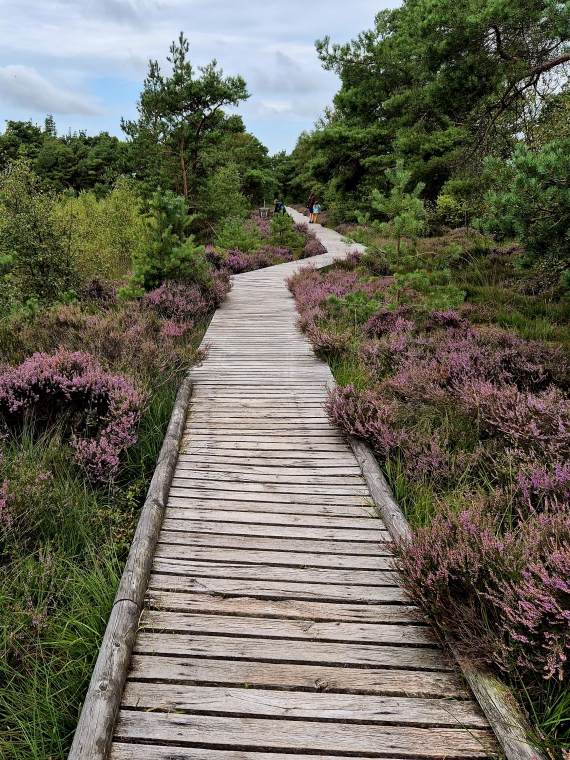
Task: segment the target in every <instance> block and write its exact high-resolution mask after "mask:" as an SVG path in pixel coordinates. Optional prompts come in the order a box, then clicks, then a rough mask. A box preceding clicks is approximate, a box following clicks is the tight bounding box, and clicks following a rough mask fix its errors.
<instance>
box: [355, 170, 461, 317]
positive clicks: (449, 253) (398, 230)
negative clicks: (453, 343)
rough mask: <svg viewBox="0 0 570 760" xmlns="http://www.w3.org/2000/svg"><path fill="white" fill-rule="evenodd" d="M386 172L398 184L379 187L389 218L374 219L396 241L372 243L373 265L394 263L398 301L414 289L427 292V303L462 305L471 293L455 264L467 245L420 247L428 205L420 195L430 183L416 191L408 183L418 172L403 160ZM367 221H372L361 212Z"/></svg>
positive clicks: (377, 205)
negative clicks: (455, 276)
mask: <svg viewBox="0 0 570 760" xmlns="http://www.w3.org/2000/svg"><path fill="white" fill-rule="evenodd" d="M385 173H386V177H387V179H388V181H389V183H390V184H391V185H392V187H391V190H390V192H389V194H386V195H383V194H381V193H380V192H379V191H378V190H375V191H374V192H373V193H372V206H373V208H374V209H375V210H376V211H378V212H380V213H382V214H384V215H385V216H387V217H388V221H387V222H373V223H372V227H373V229H374V230H376V232H378V233H380V234H381V235H383V236H385V237H387V238H390V239H393V240H394V241H395V245H391V244H389V243H384V244H382V245H381V246H380V247H379V249H378V250H376V251H375V250H374V246H370V253H369V254H368V256H369V258H370V262H368V263H371V264H372V266H373V268H374V266H376V267H378V263H379V262H380V263H383V264H388V266H389V268H390V271H391V273H392V274H393V276H394V282H393V283H392V284H391V285H390V288H389V290H388V292H389V293H390V294H391V295H392V296H393V298H394V304H398V303H400V302H402V301H406V300H409V296H408V294H409V292H410V291H415V292H416V293H421V294H422V296H423V299H422V300H423V303H424V305H425V307H426V308H431V309H434V308H439V309H445V308H448V307H451V306H456V305H457V304H459V303H461V302H462V301H463V300H464V298H465V292H464V291H462V290H461V289H460V288H458V287H456V286H455V285H454V284H452V282H451V269H450V265H451V263H452V262H453V261H457V259H458V258H459V255H460V254H461V247H460V246H458V245H456V244H454V243H451V244H450V245H449V246H448V247H447V248H440V249H439V250H437V251H433V252H431V251H429V250H428V251H426V250H422V251H421V252H419V251H418V246H417V244H418V240H419V237H420V235H421V234H422V232H423V231H424V229H425V218H426V210H425V207H424V204H423V201H422V200H421V199H420V197H419V196H420V193H421V192H422V190H423V188H424V185H423V184H422V183H418V184H417V185H416V186H415V187H414V189H413V190H412V191H411V192H408V191H407V190H406V188H407V187H408V185H409V184H410V181H411V178H412V174H411V172H410V171H407V170H406V169H405V168H404V163H403V161H400V160H399V161H398V162H397V164H396V167H395V169H388V170H387V171H386V172H385ZM361 219H362V220H363V221H365V222H366V221H368V220H367V219H365V218H364V217H361Z"/></svg>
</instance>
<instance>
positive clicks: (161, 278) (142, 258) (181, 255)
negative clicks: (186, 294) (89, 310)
mask: <svg viewBox="0 0 570 760" xmlns="http://www.w3.org/2000/svg"><path fill="white" fill-rule="evenodd" d="M146 221H147V229H148V233H149V240H148V242H147V244H146V245H144V246H143V247H142V248H141V250H140V251H138V252H136V253H135V255H134V257H133V264H134V273H133V276H132V277H131V278H130V282H129V284H128V285H127V286H126V287H123V288H121V290H120V291H119V294H120V295H121V297H123V298H133V297H139V296H142V295H144V293H145V292H147V291H149V290H152V289H153V288H157V287H159V286H160V285H162V283H164V282H166V281H168V280H177V281H179V282H194V283H196V284H198V285H200V286H206V285H207V284H208V282H209V280H210V276H209V267H208V262H207V261H206V255H205V252H204V251H205V249H204V246H203V245H195V243H194V236H193V235H189V234H188V232H187V230H188V227H189V225H190V224H191V223H192V217H191V216H188V207H187V205H186V201H185V200H184V198H183V197H181V196H179V195H176V194H175V193H173V192H172V191H171V190H167V191H166V192H163V191H162V190H160V189H159V190H157V191H156V192H155V193H154V195H153V196H152V200H151V202H150V214H149V216H148V218H147V220H146Z"/></svg>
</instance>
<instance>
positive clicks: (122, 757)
mask: <svg viewBox="0 0 570 760" xmlns="http://www.w3.org/2000/svg"><path fill="white" fill-rule="evenodd" d="M109 760H315V756H314V755H311V756H309V755H299V754H297V753H296V754H294V755H289V754H287V755H283V754H282V753H281V752H279V753H278V754H276V753H274V752H271V753H270V754H267V753H265V752H242V751H241V750H240V749H237V750H217V749H214V750H211V749H204V748H203V747H200V748H199V749H192V748H189V747H176V751H174V750H173V748H172V747H160V746H157V745H154V744H123V742H114V743H113V746H112V748H111V754H110V757H109ZM319 760H366V758H363V757H355V756H354V755H351V757H350V758H347V757H341V756H340V755H335V756H334V757H332V756H326V757H325V756H324V755H319ZM387 760H394V759H393V758H387Z"/></svg>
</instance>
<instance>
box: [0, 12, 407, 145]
mask: <svg viewBox="0 0 570 760" xmlns="http://www.w3.org/2000/svg"><path fill="white" fill-rule="evenodd" d="M399 4H400V3H399V0H0V131H3V129H4V123H3V122H4V120H6V119H24V120H28V119H32V121H34V122H38V123H43V120H44V118H45V115H46V114H47V113H52V114H53V116H54V118H55V121H56V124H57V127H58V131H59V132H60V133H61V132H67V131H68V129H71V130H78V129H86V130H87V132H88V133H90V134H93V133H97V132H99V131H101V130H107V131H109V132H111V133H112V134H116V135H121V129H120V118H121V116H124V117H125V118H133V117H134V116H135V115H136V106H135V103H136V100H137V97H138V95H139V93H140V91H141V87H142V81H143V79H144V77H145V74H146V72H147V68H148V60H149V58H152V59H157V60H158V61H159V62H160V63H161V64H164V66H165V67H167V66H168V64H167V63H166V60H165V58H166V55H167V54H168V48H169V47H170V44H171V42H172V40H173V39H175V38H177V37H178V34H179V32H180V31H184V32H185V34H186V36H187V37H188V39H189V41H190V59H191V61H192V63H193V64H194V65H195V66H199V65H204V64H206V63H208V62H209V61H210V60H211V59H212V58H217V60H218V62H219V64H220V65H221V66H222V67H223V68H224V70H225V72H226V73H227V74H241V75H242V76H243V77H244V78H245V80H246V82H247V83H248V87H249V91H250V92H251V98H250V99H249V101H247V103H245V104H244V105H243V106H242V107H241V108H240V113H241V114H242V116H243V117H244V120H245V123H246V125H247V128H248V129H249V130H250V131H251V132H253V133H254V134H255V135H256V136H257V137H259V139H260V140H261V141H262V142H263V143H265V145H267V146H268V148H269V149H270V152H271V153H274V152H276V151H278V150H282V149H286V150H291V149H292V148H293V146H294V145H295V142H296V139H297V136H298V135H299V133H300V132H301V131H302V130H303V129H311V128H312V126H313V124H314V122H315V120H316V119H317V117H318V116H319V115H320V114H321V113H322V111H323V108H324V107H325V106H326V105H327V104H328V103H330V102H331V99H332V97H333V95H334V93H335V92H336V91H337V89H338V84H339V82H338V79H337V77H336V75H335V74H332V73H330V72H326V71H323V69H322V68H321V66H320V63H319V61H318V59H317V55H316V52H315V47H314V41H315V39H317V38H321V37H324V36H325V35H327V34H328V35H330V37H331V38H332V40H333V41H334V42H345V41H348V40H350V39H352V38H353V37H355V36H356V35H357V34H358V32H360V31H362V30H364V29H369V28H371V26H372V25H373V21H374V16H375V14H376V13H377V12H378V11H380V10H382V9H383V8H387V7H395V6H397V5H399Z"/></svg>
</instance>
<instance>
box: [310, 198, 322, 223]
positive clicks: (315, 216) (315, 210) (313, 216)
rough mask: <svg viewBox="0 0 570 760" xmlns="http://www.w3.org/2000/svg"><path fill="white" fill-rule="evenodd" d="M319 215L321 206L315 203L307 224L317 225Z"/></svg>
mask: <svg viewBox="0 0 570 760" xmlns="http://www.w3.org/2000/svg"><path fill="white" fill-rule="evenodd" d="M320 213H321V204H320V203H315V204H314V205H313V211H312V213H311V221H310V222H309V224H318V223H319V214H320Z"/></svg>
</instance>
